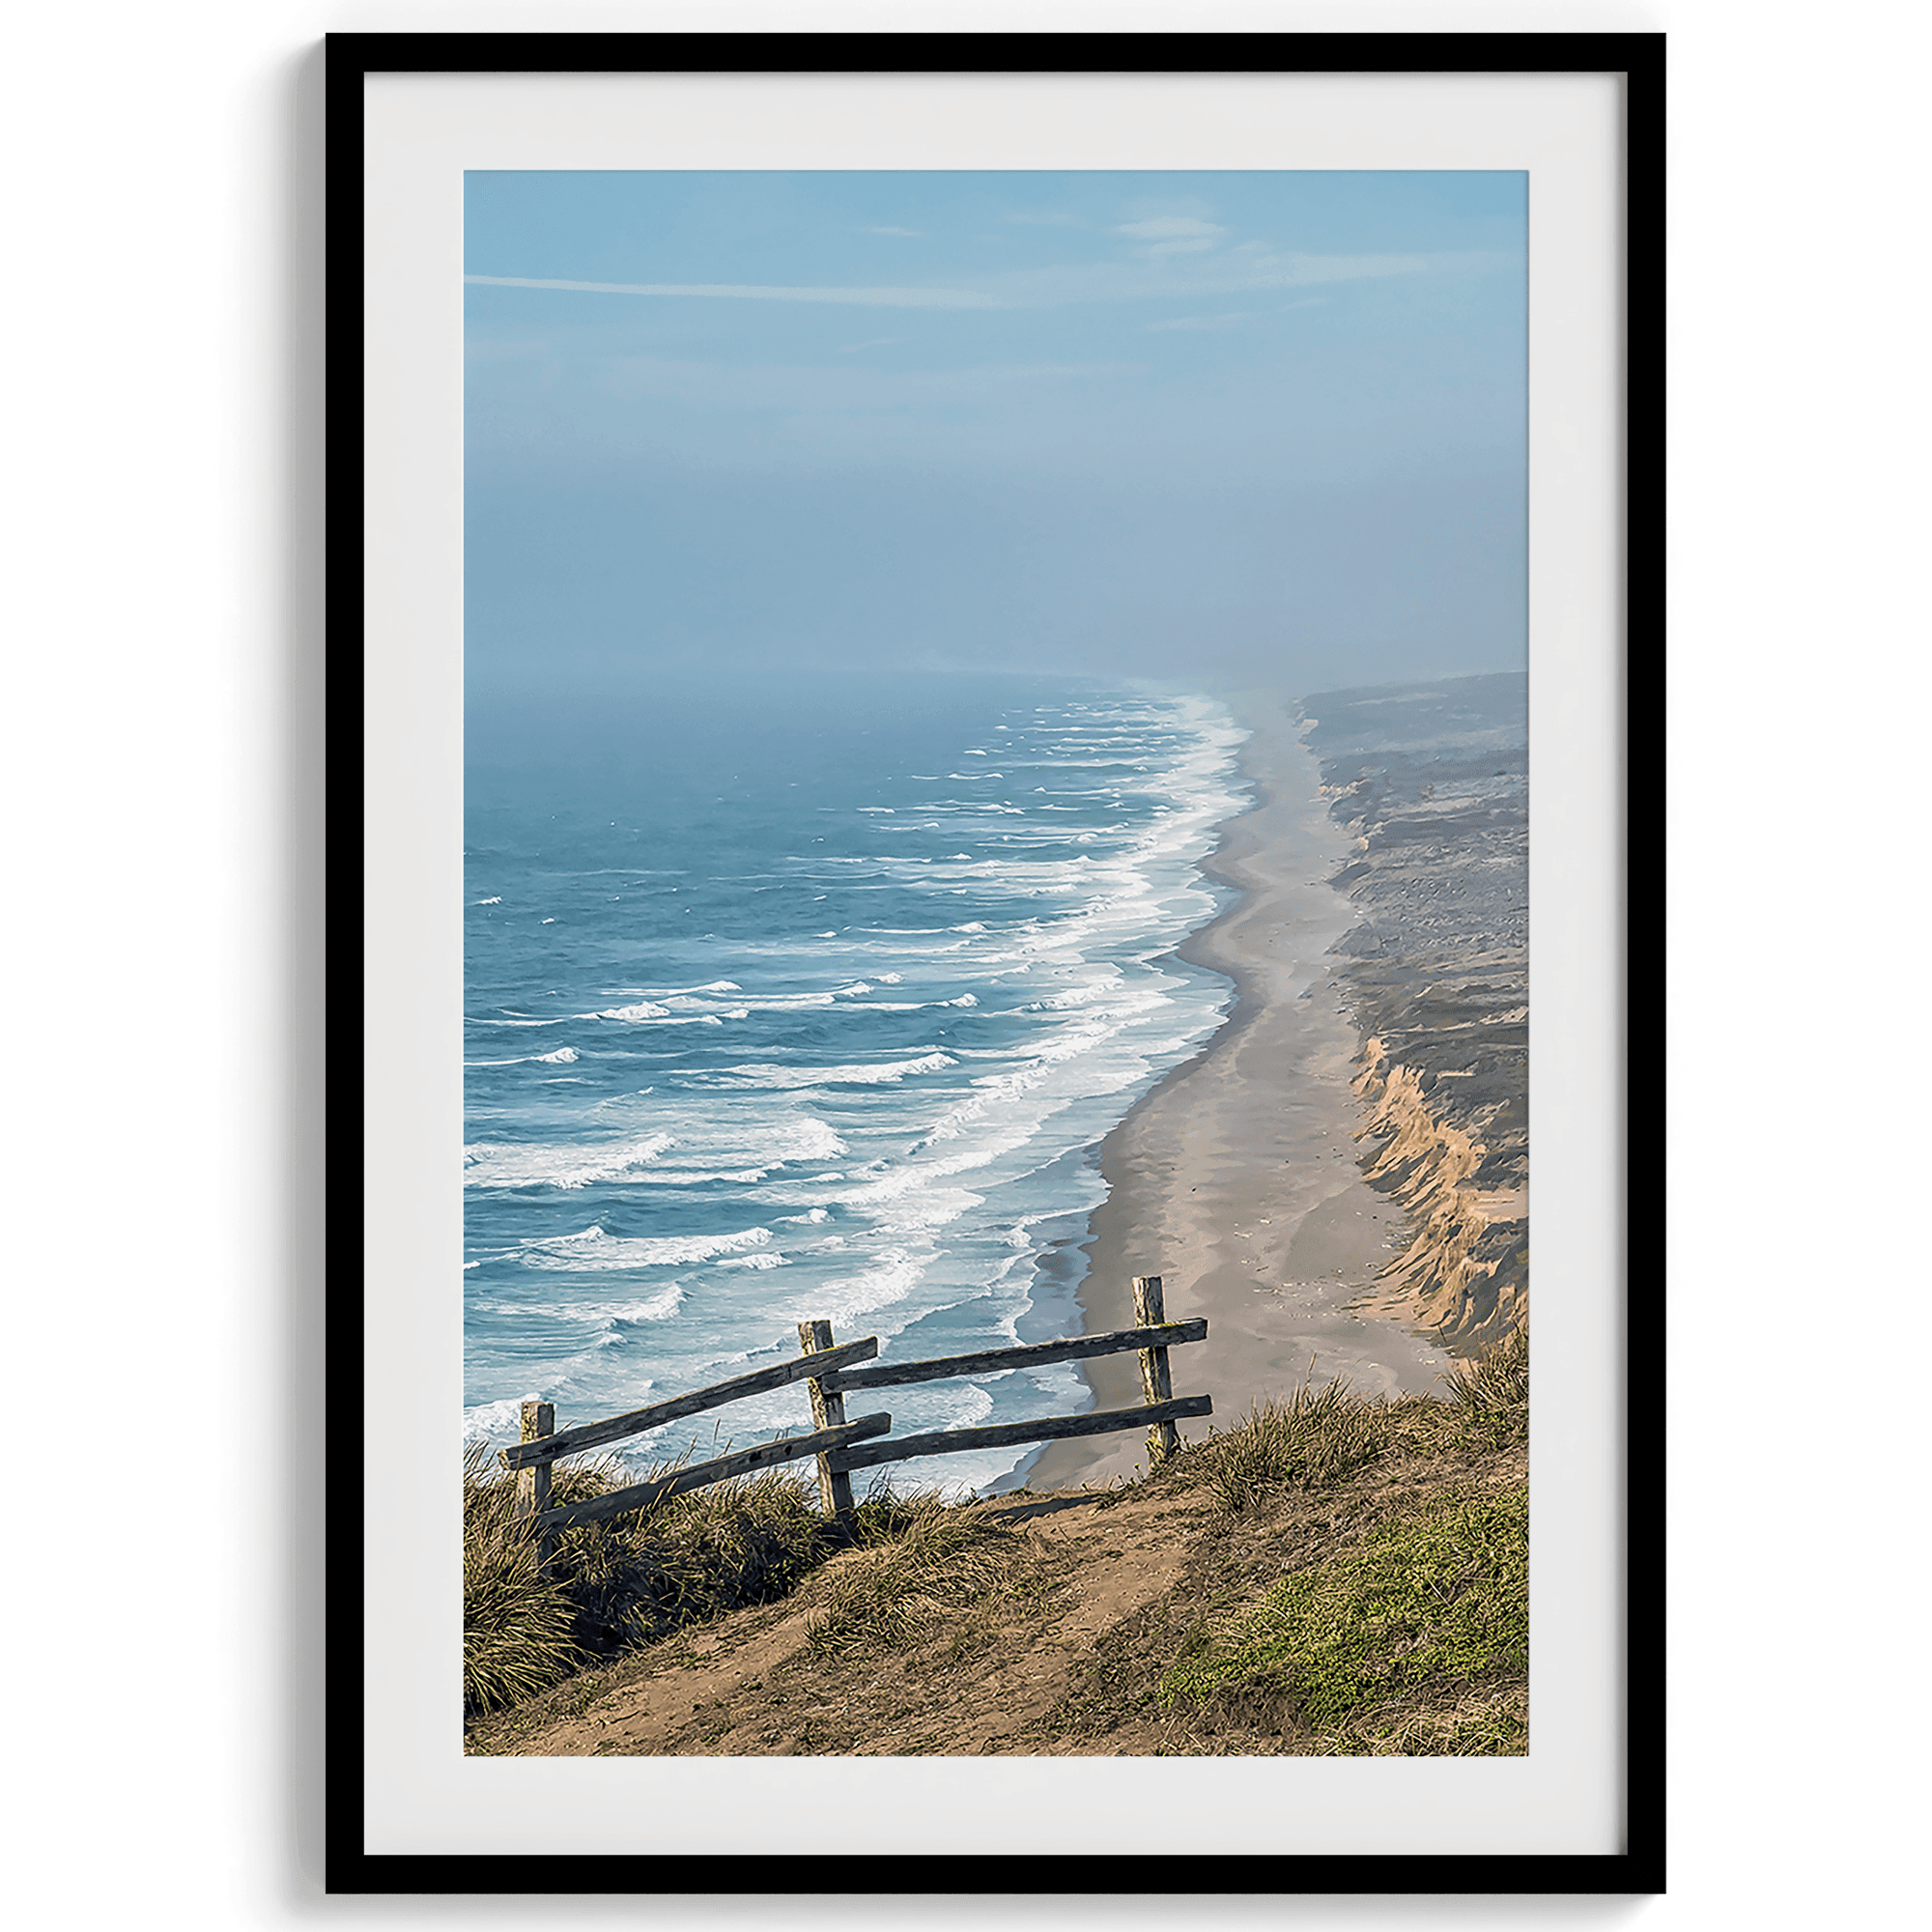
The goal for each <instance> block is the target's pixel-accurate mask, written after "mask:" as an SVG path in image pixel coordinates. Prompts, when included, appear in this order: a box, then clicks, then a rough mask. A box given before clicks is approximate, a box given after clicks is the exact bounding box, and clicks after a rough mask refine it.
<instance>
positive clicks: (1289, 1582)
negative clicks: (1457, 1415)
mask: <svg viewBox="0 0 1932 1932" xmlns="http://www.w3.org/2000/svg"><path fill="white" fill-rule="evenodd" d="M1528 1661H1529V1492H1528V1489H1527V1486H1526V1485H1518V1486H1517V1487H1515V1488H1513V1489H1510V1490H1506V1491H1502V1492H1494V1493H1489V1494H1476V1495H1472V1494H1469V1493H1468V1492H1462V1491H1452V1492H1448V1493H1447V1494H1446V1495H1438V1496H1437V1497H1435V1498H1434V1499H1433V1500H1431V1501H1430V1502H1428V1503H1426V1504H1423V1505H1419V1506H1412V1507H1411V1508H1410V1509H1408V1510H1406V1511H1405V1512H1404V1513H1402V1514H1401V1515H1400V1516H1398V1517H1397V1518H1395V1519H1394V1520H1392V1521H1390V1522H1388V1523H1386V1524H1385V1525H1384V1526H1383V1527H1382V1528H1380V1529H1379V1530H1378V1531H1377V1532H1376V1533H1375V1534H1373V1535H1372V1536H1370V1537H1368V1538H1367V1539H1365V1540H1364V1541H1363V1543H1362V1544H1361V1545H1359V1546H1358V1547H1357V1548H1353V1549H1350V1550H1346V1551H1344V1552H1343V1553H1342V1554H1340V1555H1337V1556H1333V1557H1330V1558H1329V1559H1328V1560H1327V1561H1326V1562H1325V1563H1321V1564H1319V1565H1317V1566H1315V1567H1314V1568H1312V1569H1308V1570H1303V1571H1299V1572H1297V1573H1296V1574H1295V1575H1293V1576H1292V1577H1286V1578H1284V1579H1283V1580H1282V1581H1281V1582H1280V1583H1278V1584H1276V1585H1275V1586H1274V1588H1272V1589H1271V1590H1269V1591H1268V1592H1267V1593H1266V1594H1265V1595H1264V1596H1263V1597H1262V1598H1261V1599H1260V1600H1259V1601H1257V1602H1255V1603H1253V1604H1250V1605H1247V1606H1246V1607H1245V1608H1243V1609H1241V1610H1239V1611H1236V1613H1234V1614H1233V1615H1231V1616H1226V1617H1223V1618H1221V1619H1218V1620H1210V1621H1209V1622H1208V1623H1205V1624H1204V1625H1202V1626H1201V1627H1199V1628H1198V1629H1197V1631H1196V1632H1195V1634H1194V1635H1193V1636H1192V1637H1191V1638H1190V1639H1189V1641H1188V1642H1187V1643H1186V1644H1185V1645H1184V1646H1183V1647H1182V1650H1181V1654H1180V1655H1179V1658H1177V1659H1176V1661H1175V1662H1174V1663H1173V1664H1172V1665H1170V1667H1169V1668H1168V1669H1167V1670H1166V1672H1165V1673H1164V1674H1163V1675H1162V1678H1161V1685H1160V1698H1161V1705H1162V1708H1163V1709H1172V1708H1173V1706H1174V1704H1175V1703H1176V1702H1177V1701H1178V1700H1179V1699H1180V1698H1183V1697H1185V1698H1190V1699H1192V1700H1194V1701H1195V1702H1196V1703H1201V1704H1206V1703H1208V1702H1209V1701H1212V1700H1232V1701H1235V1702H1252V1701H1255V1700H1257V1699H1262V1700H1270V1701H1274V1702H1277V1703H1280V1704H1282V1705H1284V1706H1286V1707H1287V1708H1290V1709H1292V1710H1293V1712H1294V1714H1295V1715H1297V1716H1298V1717H1299V1719H1301V1721H1302V1722H1303V1723H1304V1724H1306V1725H1307V1726H1308V1727H1309V1728H1310V1729H1312V1730H1315V1731H1318V1732H1321V1731H1329V1730H1333V1729H1334V1728H1335V1727H1337V1726H1340V1725H1344V1724H1347V1723H1348V1722H1349V1721H1350V1719H1357V1718H1360V1717H1361V1716H1363V1715H1364V1714H1366V1713H1367V1712H1368V1711H1369V1710H1370V1709H1371V1708H1372V1707H1375V1706H1378V1705H1385V1704H1391V1703H1395V1702H1399V1701H1400V1700H1402V1699H1403V1698H1404V1697H1405V1696H1406V1695H1409V1694H1412V1693H1414V1692H1416V1691H1419V1690H1424V1689H1440V1688H1444V1687H1451V1686H1457V1685H1467V1684H1472V1683H1475V1682H1477V1681H1479V1680H1483V1679H1486V1678H1492V1677H1493V1676H1495V1675H1496V1674H1498V1673H1505V1674H1511V1673H1513V1674H1519V1675H1520V1673H1521V1672H1523V1671H1524V1670H1526V1669H1527V1667H1528ZM1357 1748H1360V1746H1357ZM1371 1748H1373V1747H1371ZM1435 1748H1441V1746H1439V1745H1438V1746H1436V1747H1435Z"/></svg>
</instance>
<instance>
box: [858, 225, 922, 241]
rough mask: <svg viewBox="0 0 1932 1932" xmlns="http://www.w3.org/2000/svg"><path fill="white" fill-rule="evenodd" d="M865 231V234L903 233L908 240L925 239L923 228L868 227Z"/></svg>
mask: <svg viewBox="0 0 1932 1932" xmlns="http://www.w3.org/2000/svg"><path fill="white" fill-rule="evenodd" d="M866 233H867V235H903V236H904V237H905V239H906V240H907V241H924V240H925V230H924V229H923V228H868V229H867V230H866Z"/></svg>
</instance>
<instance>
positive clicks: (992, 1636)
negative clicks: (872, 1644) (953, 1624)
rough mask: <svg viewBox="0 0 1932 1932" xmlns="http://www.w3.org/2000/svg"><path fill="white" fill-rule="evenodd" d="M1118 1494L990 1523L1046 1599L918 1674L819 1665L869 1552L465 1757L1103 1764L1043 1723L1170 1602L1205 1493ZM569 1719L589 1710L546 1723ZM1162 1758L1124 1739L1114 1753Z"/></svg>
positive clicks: (508, 1726)
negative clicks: (836, 1756)
mask: <svg viewBox="0 0 1932 1932" xmlns="http://www.w3.org/2000/svg"><path fill="white" fill-rule="evenodd" d="M1113 1494H1114V1495H1115V1496H1120V1499H1119V1500H1114V1499H1112V1497H1110V1496H1109V1492H1105V1491H1075V1492H1060V1493H1053V1494H1048V1495H1031V1494H1029V1495H1024V1496H1016V1497H1014V1498H1013V1499H1012V1500H1011V1501H1010V1502H1009V1503H1008V1504H1003V1505H1001V1506H997V1507H989V1508H988V1510H987V1512H986V1515H987V1517H988V1518H989V1519H992V1520H999V1521H1002V1522H1006V1523H1011V1524H1016V1525H1024V1526H1025V1527H1026V1529H1027V1530H1028V1531H1029V1532H1030V1535H1029V1539H1028V1541H1029V1544H1030V1545H1031V1546H1032V1554H1031V1561H1032V1562H1033V1564H1034V1566H1035V1568H1036V1569H1037V1574H1038V1575H1039V1576H1040V1577H1043V1578H1047V1579H1050V1583H1051V1587H1050V1588H1049V1589H1048V1590H1047V1591H1046V1592H1045V1601H1044V1603H1043V1605H1042V1606H1041V1607H1040V1608H1038V1609H1037V1612H1035V1613H1032V1614H1026V1615H1020V1616H1017V1617H1009V1618H1004V1619H1002V1620H1001V1621H1000V1622H999V1623H997V1624H996V1625H994V1626H993V1627H992V1628H991V1629H987V1630H980V1631H976V1632H975V1633H973V1634H972V1635H971V1636H970V1637H969V1638H966V1639H964V1640H962V1639H960V1638H955V1640H954V1642H953V1644H952V1646H951V1651H950V1653H949V1651H947V1650H942V1651H941V1652H940V1654H939V1656H938V1658H937V1659H935V1657H934V1655H933V1654H932V1653H931V1652H930V1651H926V1652H923V1653H922V1654H921V1655H920V1657H919V1658H918V1661H917V1662H916V1664H915V1663H913V1662H910V1661H909V1660H908V1659H907V1658H905V1657H902V1656H898V1655H895V1654H890V1653H887V1654H882V1655H879V1656H875V1657H873V1658H870V1659H868V1660H867V1661H866V1662H864V1663H863V1664H857V1665H855V1664H850V1663H838V1662H826V1661H823V1660H821V1659H819V1658H817V1657H814V1656H813V1655H812V1653H811V1652H810V1650H809V1649H808V1637H809V1634H810V1628H811V1626H812V1623H813V1621H814V1619H815V1618H816V1617H817V1616H819V1615H821V1614H822V1606H823V1605H824V1603H825V1600H826V1598H827V1596H828V1595H829V1594H830V1592H831V1591H832V1590H833V1589H835V1588H836V1586H837V1584H838V1578H839V1576H840V1574H841V1572H842V1571H843V1570H845V1569H847V1568H849V1567H850V1566H853V1565H855V1564H862V1563H864V1562H866V1561H867V1555H868V1552H867V1551H863V1550H858V1551H853V1552H851V1553H850V1554H847V1555H844V1556H840V1557H837V1558H835V1559H834V1560H833V1561H832V1562H831V1563H829V1564H827V1565H826V1566H825V1568H824V1569H823V1570H821V1571H820V1572H818V1573H817V1575H816V1576H815V1577H813V1578H812V1580H811V1582H810V1584H809V1585H808V1586H807V1587H806V1588H804V1589H803V1590H801V1591H800V1592H799V1593H798V1594H797V1595H796V1596H795V1597H793V1598H791V1599H789V1600H787V1602H786V1603H784V1604H783V1605H774V1606H768V1607H764V1608H760V1609H753V1610H746V1611H741V1612H738V1613H737V1614H735V1615H733V1616H730V1617H727V1618H725V1620H724V1621H722V1622H721V1623H718V1624H715V1625H712V1626H710V1627H708V1628H707V1629H705V1630H704V1631H702V1632H701V1633H697V1634H693V1635H692V1636H690V1637H688V1638H685V1639H682V1640H679V1641H677V1642H674V1643H671V1644H667V1645H663V1646H659V1647H658V1648H656V1649H654V1650H653V1651H652V1652H650V1653H648V1654H647V1655H646V1656H644V1657H640V1658H638V1659H635V1660H632V1661H630V1662H627V1663H620V1664H617V1665H614V1666H611V1668H609V1669H607V1670H605V1671H602V1672H599V1673H597V1674H596V1676H595V1677H594V1678H593V1679H592V1680H590V1682H589V1683H588V1684H586V1685H583V1686H582V1687H574V1688H572V1689H570V1690H567V1691H566V1692H565V1694H564V1695H563V1696H562V1697H560V1698H559V1697H553V1698H550V1699H544V1700H539V1705H538V1706H537V1707H535V1708H534V1709H532V1710H531V1711H529V1712H527V1713H525V1714H515V1715H513V1716H512V1717H510V1718H508V1719H498V1720H497V1721H496V1722H494V1723H490V1724H487V1725H485V1726H482V1727H479V1729H478V1730H477V1731H476V1732H475V1733H474V1734H473V1735H472V1738H471V1744H470V1747H471V1748H472V1749H482V1750H487V1751H490V1752H492V1753H498V1754H506V1755H519V1756H561V1757H596V1756H652V1755H659V1754H666V1755H684V1756H690V1755H697V1756H748V1755H758V1756H770V1755H786V1754H790V1753H807V1754H809V1753H814V1752H822V1751H826V1750H835V1751H855V1752H859V1753H865V1754H869V1753H880V1754H898V1753H910V1752H921V1753H924V1752H934V1753H940V1754H944V1755H948V1756H967V1755H977V1754H980V1753H982V1752H993V1751H999V1752H1014V1753H1018V1754H1030V1753H1035V1752H1037V1753H1047V1752H1051V1753H1053V1754H1055V1755H1065V1754H1067V1753H1068V1752H1069V1751H1079V1750H1081V1749H1083V1748H1085V1749H1093V1748H1094V1745H1093V1744H1092V1743H1087V1742H1085V1741H1075V1740H1068V1741H1063V1742H1060V1743H1058V1744H1056V1743H1055V1742H1054V1738H1053V1735H1052V1733H1051V1732H1050V1731H1049V1730H1048V1729H1047V1728H1045V1719H1047V1716H1048V1714H1049V1713H1050V1712H1051V1711H1052V1710H1053V1709H1054V1707H1055V1706H1056V1705H1058V1704H1059V1703H1060V1702H1061V1701H1062V1700H1063V1699H1064V1698H1065V1696H1066V1694H1067V1693H1068V1691H1069V1690H1070V1689H1071V1688H1072V1686H1073V1678H1074V1673H1075V1671H1076V1668H1077V1667H1078V1666H1079V1665H1081V1664H1082V1663H1084V1662H1085V1661H1086V1660H1087V1659H1089V1658H1090V1657H1091V1656H1092V1655H1093V1652H1094V1646H1095V1645H1096V1643H1097V1642H1098V1641H1099V1639H1100V1638H1101V1637H1102V1635H1103V1634H1105V1633H1106V1632H1108V1631H1109V1630H1112V1629H1114V1628H1115V1627H1117V1626H1119V1625H1121V1624H1122V1623H1123V1622H1124V1621H1125V1620H1127V1619H1128V1618H1130V1617H1132V1616H1133V1615H1134V1614H1135V1613H1136V1612H1138V1611H1141V1610H1144V1609H1147V1608H1149V1607H1150V1606H1151V1605H1154V1604H1156V1603H1157V1602H1159V1601H1160V1600H1162V1599H1164V1598H1166V1597H1167V1596H1168V1595H1169V1594H1170V1593H1171V1592H1172V1591H1173V1590H1174V1588H1175V1586H1176V1584H1177V1583H1178V1582H1179V1579H1180V1577H1181V1574H1182V1571H1183V1569H1184V1567H1185V1565H1186V1562H1187V1558H1188V1553H1189V1550H1190V1548H1191V1546H1192V1544H1193V1542H1194V1535H1193V1529H1194V1526H1195V1524H1196V1523H1198V1521H1199V1520H1201V1518H1202V1515H1203V1510H1204V1505H1203V1502H1202V1499H1201V1498H1200V1497H1199V1496H1198V1495H1193V1494H1180V1495H1174V1494H1159V1493H1153V1494H1149V1495H1145V1496H1136V1495H1133V1494H1132V1493H1131V1492H1128V1493H1126V1494H1125V1495H1123V1496H1122V1495H1121V1493H1120V1492H1113ZM1103 1499H1104V1500H1103ZM559 1703H560V1704H562V1705H564V1706H566V1707H569V1706H572V1705H578V1706H581V1707H580V1708H575V1709H567V1714H558V1713H555V1712H554V1709H552V1708H550V1707H554V1706H555V1705H557V1704H559ZM1151 1735H1152V1733H1151ZM1106 1748H1107V1749H1108V1750H1109V1751H1110V1752H1117V1751H1120V1750H1122V1749H1123V1748H1124V1749H1127V1750H1134V1749H1151V1748H1152V1745H1151V1743H1142V1744H1135V1743H1131V1742H1125V1741H1123V1740H1122V1739H1120V1738H1118V1737H1116V1738H1114V1739H1111V1740H1110V1741H1109V1743H1108V1745H1107V1747H1106Z"/></svg>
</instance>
